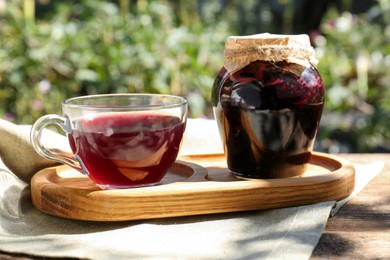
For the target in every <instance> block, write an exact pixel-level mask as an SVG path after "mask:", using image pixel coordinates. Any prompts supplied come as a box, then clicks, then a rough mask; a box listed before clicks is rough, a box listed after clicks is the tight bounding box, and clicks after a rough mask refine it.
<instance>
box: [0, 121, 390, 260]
mask: <svg viewBox="0 0 390 260" xmlns="http://www.w3.org/2000/svg"><path fill="white" fill-rule="evenodd" d="M29 131H30V127H29V126H18V125H14V124H12V123H10V122H7V121H4V120H1V119H0V159H1V160H0V251H3V252H10V253H23V254H29V255H33V256H46V257H76V258H87V259H133V258H134V259H308V258H309V257H310V256H311V253H312V251H313V249H314V248H315V246H316V244H317V243H318V240H319V238H320V237H321V234H322V232H323V230H324V227H325V224H326V222H327V219H328V218H329V215H330V213H331V210H332V209H333V208H336V210H337V207H335V205H336V202H335V201H329V202H324V203H318V204H315V205H307V206H301V207H291V208H283V209H274V210H264V211H251V212H237V213H225V214H213V215H203V216H189V217H177V218H168V219H155V220H144V221H142V220H140V221H127V222H114V223H110V222H89V221H76V220H70V219H61V218H57V217H53V216H50V215H46V214H44V213H41V212H40V211H39V210H37V209H36V208H34V206H33V205H32V203H31V200H30V187H29V180H30V178H31V177H32V175H33V174H34V173H35V172H37V171H38V170H39V169H41V168H43V167H48V166H50V165H53V163H52V162H50V161H47V160H45V159H43V158H41V157H40V156H38V155H37V154H36V153H35V151H34V150H33V149H32V147H31V145H30V142H29ZM49 132H50V131H49ZM46 140H47V141H48V143H47V146H49V147H57V148H64V147H66V145H67V141H66V138H64V137H63V136H61V135H58V134H55V133H47V135H46ZM194 145H195V146H194ZM189 147H192V148H191V149H189ZM217 151H221V145H220V138H219V135H218V131H217V127H216V124H215V121H212V120H201V119H196V120H191V119H190V120H189V122H188V127H187V130H186V134H185V139H184V141H183V144H182V150H181V152H182V153H189V152H193V153H207V152H217ZM1 161H2V162H1ZM355 167H356V171H357V181H358V183H357V189H356V190H355V193H357V192H358V191H359V190H360V189H362V188H363V187H364V186H365V185H366V184H367V183H368V182H369V181H370V180H371V179H372V178H373V177H374V176H375V175H376V174H378V173H379V172H380V170H381V168H382V167H383V163H380V162H379V163H375V164H371V165H355ZM368 169H370V170H368ZM344 203H345V201H344V202H341V203H340V204H339V205H338V206H341V205H343V204H344Z"/></svg>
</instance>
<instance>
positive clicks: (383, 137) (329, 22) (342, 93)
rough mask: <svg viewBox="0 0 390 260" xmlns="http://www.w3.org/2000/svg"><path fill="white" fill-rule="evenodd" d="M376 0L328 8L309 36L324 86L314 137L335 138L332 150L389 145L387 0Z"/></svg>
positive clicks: (381, 148) (389, 28) (389, 147)
mask: <svg viewBox="0 0 390 260" xmlns="http://www.w3.org/2000/svg"><path fill="white" fill-rule="evenodd" d="M378 3H379V4H378V5H376V6H374V7H373V8H371V9H369V10H368V12H366V13H364V14H360V15H352V14H351V13H349V12H343V13H341V14H340V13H337V12H329V13H328V15H327V17H326V18H325V20H324V22H323V23H322V26H321V32H322V33H323V36H319V37H317V38H315V39H314V41H315V43H316V46H317V47H316V51H317V58H318V59H319V61H320V62H319V64H318V70H319V71H320V72H321V76H322V78H323V80H324V82H325V86H327V97H326V111H325V115H324V118H323V121H322V128H321V131H320V132H319V139H322V140H325V142H329V140H331V139H335V140H339V144H337V147H338V148H337V149H336V151H337V152H339V151H340V147H341V151H345V152H350V151H355V152H365V151H378V152H379V151H390V16H389V15H388V14H389V13H390V2H389V1H384V0H382V1H378ZM337 115H338V116H337ZM343 142H344V146H345V145H346V146H345V147H344V149H342V147H343V144H341V145H340V143H343ZM325 146H327V145H325ZM328 146H329V144H328Z"/></svg>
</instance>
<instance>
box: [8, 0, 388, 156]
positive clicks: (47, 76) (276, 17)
mask: <svg viewBox="0 0 390 260" xmlns="http://www.w3.org/2000/svg"><path fill="white" fill-rule="evenodd" d="M389 13H390V1H388V0H378V1H373V0H371V1H370V0H364V1H363V0H316V1H312V0H295V1H292V0H279V1H278V0H245V1H242V0H159V1H158V0H117V1H114V0H113V1H98V0H96V1H95V0H81V1H76V0H73V1H60V0H36V1H34V0H0V118H3V119H6V120H9V121H12V122H15V123H18V124H31V123H32V122H33V121H34V120H36V119H37V118H38V117H40V116H42V115H44V114H47V113H61V102H62V101H63V100H64V99H66V98H70V97H74V96H78V95H86V94H96V93H119V92H121V93H123V92H151V93H170V94H175V95H182V96H185V97H186V98H187V99H188V100H189V103H190V116H191V117H204V118H212V117H213V115H212V112H211V106H210V95H211V87H212V85H213V81H214V78H215V76H216V73H217V72H218V70H219V69H220V67H221V66H222V64H223V49H224V42H225V39H226V37H228V36H229V35H245V34H255V33H263V32H270V33H283V34H298V33H306V34H309V35H310V37H311V40H312V44H313V46H314V47H315V49H316V53H317V58H318V60H319V64H318V70H319V71H320V73H321V75H322V77H323V79H324V81H325V85H326V91H327V97H326V105H325V111H324V116H323V120H322V123H321V128H320V130H319V133H318V137H317V141H316V147H315V149H316V150H320V151H327V152H334V153H339V152H390V15H388V14H389Z"/></svg>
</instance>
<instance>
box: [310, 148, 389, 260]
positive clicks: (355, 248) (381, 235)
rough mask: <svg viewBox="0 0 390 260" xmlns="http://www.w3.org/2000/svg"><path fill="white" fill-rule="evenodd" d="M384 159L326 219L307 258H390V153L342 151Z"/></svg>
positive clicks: (356, 157) (360, 158) (355, 158)
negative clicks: (367, 180) (369, 178)
mask: <svg viewBox="0 0 390 260" xmlns="http://www.w3.org/2000/svg"><path fill="white" fill-rule="evenodd" d="M340 157H343V158H345V159H348V160H349V161H351V162H353V163H366V162H372V161H376V160H383V161H384V162H385V166H384V169H383V170H382V172H381V173H380V174H379V175H378V176H377V177H376V178H374V179H373V180H372V181H371V182H370V183H369V184H368V185H367V186H366V187H365V188H364V189H363V190H362V191H361V192H360V193H359V194H358V195H357V196H356V197H354V198H353V199H352V200H351V201H349V202H348V203H347V204H346V205H344V206H343V207H342V208H341V209H340V211H339V212H338V213H337V214H336V216H334V217H332V218H330V219H329V220H328V222H327V225H326V228H325V233H324V234H323V235H322V237H321V239H320V241H319V243H318V245H317V247H316V248H315V250H314V252H313V255H312V257H311V259H324V258H326V259H340V258H342V259H390V154H342V155H340Z"/></svg>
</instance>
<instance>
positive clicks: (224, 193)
mask: <svg viewBox="0 0 390 260" xmlns="http://www.w3.org/2000/svg"><path fill="white" fill-rule="evenodd" d="M179 159H180V160H179V161H177V162H176V164H175V165H174V167H173V168H171V170H170V172H169V173H168V175H167V177H166V178H164V179H163V182H162V183H161V184H160V185H157V186H153V187H144V188H133V189H123V190H100V189H99V188H98V187H97V186H95V185H94V184H93V183H92V181H90V180H89V179H88V178H87V177H86V176H83V175H81V174H79V173H78V172H76V171H74V170H72V169H70V168H69V167H67V166H59V167H53V168H47V169H44V170H42V171H40V172H38V173H37V174H35V176H34V177H33V179H32V182H31V191H32V201H33V204H34V205H35V207H37V208H38V209H40V210H41V211H43V212H45V213H48V214H51V215H55V216H59V217H64V218H71V219H80V220H93V221H124V220H136V219H150V218H165V217H174V216H186V215H199V214H210V213H221V212H232V211H246V210H258V209H270V208H280V207H288V206H297V205H306V204H312V203H317V202H321V201H328V200H340V199H343V198H345V197H347V196H348V195H349V194H350V193H351V192H352V190H353V188H354V168H353V166H352V164H351V163H349V162H348V161H346V160H344V159H341V158H338V157H334V156H330V155H327V154H322V153H314V154H313V156H312V159H311V161H310V165H309V167H308V169H307V171H306V172H305V174H304V175H303V176H301V177H294V178H282V179H267V180H238V179H236V178H235V177H233V176H232V175H230V173H229V171H228V170H227V168H226V162H225V158H224V156H223V155H221V154H215V155H199V156H197V155H194V156H185V157H184V156H183V157H180V158H179Z"/></svg>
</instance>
